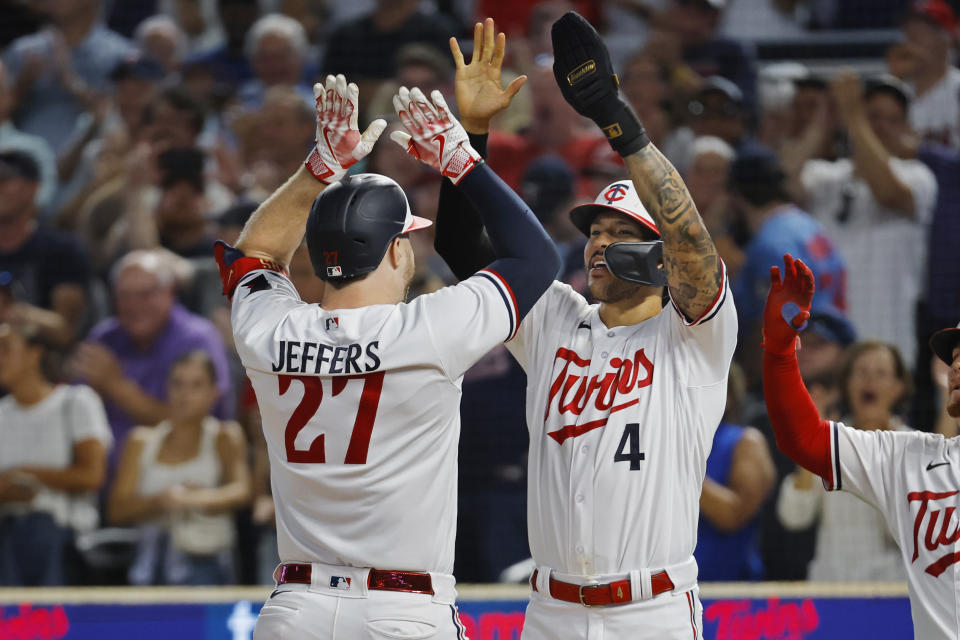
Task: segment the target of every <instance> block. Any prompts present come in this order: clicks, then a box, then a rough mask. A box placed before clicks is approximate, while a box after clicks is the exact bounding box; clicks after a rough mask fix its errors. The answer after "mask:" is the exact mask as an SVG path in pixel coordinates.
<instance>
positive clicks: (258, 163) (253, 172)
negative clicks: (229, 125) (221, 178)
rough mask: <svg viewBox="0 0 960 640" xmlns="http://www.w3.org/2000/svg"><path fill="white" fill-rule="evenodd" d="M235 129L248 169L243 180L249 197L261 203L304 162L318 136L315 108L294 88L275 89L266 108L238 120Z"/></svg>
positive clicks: (266, 99) (267, 97)
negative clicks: (308, 150) (315, 137)
mask: <svg viewBox="0 0 960 640" xmlns="http://www.w3.org/2000/svg"><path fill="white" fill-rule="evenodd" d="M311 95H313V94H312V93H311ZM233 128H234V130H235V131H236V132H237V133H238V136H239V137H240V139H241V140H242V146H243V157H244V162H243V164H244V166H246V167H248V170H247V173H246V175H244V177H243V178H242V179H241V182H242V184H243V186H244V190H245V193H246V196H247V197H249V198H253V199H254V200H261V199H263V198H266V197H267V196H268V195H269V194H271V193H273V192H274V191H275V190H276V189H277V188H278V187H279V186H280V184H281V183H282V181H283V180H284V179H285V177H286V176H289V175H291V174H292V173H293V172H294V170H296V168H297V167H298V166H299V165H300V164H301V163H302V162H303V157H304V155H305V154H306V153H307V152H306V151H305V150H307V149H309V148H310V145H311V144H312V143H313V137H314V135H315V133H316V124H315V123H314V107H313V106H312V105H308V104H306V103H305V102H304V101H303V98H302V97H301V96H300V95H298V94H297V92H296V91H295V90H294V89H293V88H292V87H273V88H272V89H270V90H268V91H267V92H266V94H265V96H264V98H263V106H262V107H260V109H259V110H258V111H257V112H255V113H251V114H249V115H248V116H244V117H243V118H241V119H238V120H237V121H235V122H234V125H233Z"/></svg>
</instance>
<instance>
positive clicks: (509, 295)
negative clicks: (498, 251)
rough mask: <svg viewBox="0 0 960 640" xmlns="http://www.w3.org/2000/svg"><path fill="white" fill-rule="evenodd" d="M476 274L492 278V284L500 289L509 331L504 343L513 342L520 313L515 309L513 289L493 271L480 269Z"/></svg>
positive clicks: (518, 326) (515, 302)
mask: <svg viewBox="0 0 960 640" xmlns="http://www.w3.org/2000/svg"><path fill="white" fill-rule="evenodd" d="M477 274H478V275H486V274H489V276H493V278H491V279H492V280H493V281H494V284H497V283H499V285H500V286H499V287H498V288H499V289H501V292H500V295H501V296H503V301H504V302H505V303H506V306H507V313H508V314H509V316H510V331H509V334H508V335H507V339H506V340H505V341H504V342H510V341H511V340H513V338H514V336H516V335H517V330H518V329H519V328H520V311H519V308H518V307H517V297H516V296H515V295H513V289H511V288H510V284H509V283H508V282H507V280H506V278H504V277H503V276H502V275H500V274H499V273H497V272H496V271H494V270H493V269H481V270H480V271H478V272H477ZM489 276H488V277H489ZM504 292H506V294H504Z"/></svg>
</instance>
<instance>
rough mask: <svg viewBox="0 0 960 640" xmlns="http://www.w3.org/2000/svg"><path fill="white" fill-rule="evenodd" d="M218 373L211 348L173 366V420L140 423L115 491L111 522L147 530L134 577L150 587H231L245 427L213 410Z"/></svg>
mask: <svg viewBox="0 0 960 640" xmlns="http://www.w3.org/2000/svg"><path fill="white" fill-rule="evenodd" d="M219 396H220V390H219V389H218V387H217V371H216V369H215V367H214V363H213V360H211V359H210V356H209V355H208V354H207V353H206V352H205V351H189V352H186V353H183V354H181V355H180V356H178V357H177V359H176V360H174V361H173V363H172V364H171V366H170V369H169V379H168V385H167V402H168V403H169V406H170V412H169V417H168V418H167V419H166V420H163V421H162V422H160V424H158V425H157V426H155V427H136V428H134V429H133V431H131V432H130V437H129V438H128V439H127V442H126V444H125V445H124V447H123V454H122V457H121V460H120V466H119V469H118V471H117V478H116V482H115V483H114V485H113V488H112V490H111V492H110V502H109V510H110V519H111V520H112V521H113V522H114V523H116V524H120V525H138V526H139V527H140V529H141V533H142V535H141V538H140V544H139V547H138V550H137V557H136V559H135V560H134V564H133V566H132V567H130V572H129V580H130V582H131V583H132V584H135V585H145V584H189V585H202V584H213V585H222V584H232V583H233V582H234V581H235V577H234V558H233V553H234V545H235V538H236V532H235V530H234V524H233V512H234V511H236V510H237V509H239V508H240V507H242V506H243V505H245V504H246V503H247V502H248V500H249V495H250V471H249V469H248V468H247V452H246V441H245V440H244V436H243V432H242V431H241V430H240V425H238V424H237V423H235V422H221V421H220V420H218V419H217V418H215V417H213V416H211V415H210V411H211V409H212V408H213V406H214V405H215V404H216V403H217V400H218V397H219Z"/></svg>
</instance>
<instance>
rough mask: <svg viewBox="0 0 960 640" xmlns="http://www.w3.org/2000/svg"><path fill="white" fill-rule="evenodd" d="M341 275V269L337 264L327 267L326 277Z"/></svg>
mask: <svg viewBox="0 0 960 640" xmlns="http://www.w3.org/2000/svg"><path fill="white" fill-rule="evenodd" d="M342 275H343V269H341V268H340V267H339V266H334V267H327V277H328V278H339V277H340V276H342Z"/></svg>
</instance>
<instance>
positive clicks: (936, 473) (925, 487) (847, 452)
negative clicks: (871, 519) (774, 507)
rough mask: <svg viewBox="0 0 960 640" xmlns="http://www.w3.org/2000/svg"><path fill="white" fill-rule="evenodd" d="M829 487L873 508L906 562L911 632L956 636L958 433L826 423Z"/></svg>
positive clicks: (959, 631)
mask: <svg viewBox="0 0 960 640" xmlns="http://www.w3.org/2000/svg"><path fill="white" fill-rule="evenodd" d="M830 460H831V462H832V464H831V472H832V476H833V477H831V478H824V486H825V487H826V488H827V489H828V490H841V489H842V490H843V491H849V492H850V493H852V494H854V495H855V496H858V497H859V498H861V499H862V500H865V501H866V502H868V503H869V504H871V505H873V506H874V507H876V508H877V509H878V510H879V511H880V512H881V513H882V514H883V517H884V519H885V520H886V523H887V527H888V528H889V530H890V534H891V535H892V536H893V538H894V540H896V542H897V545H898V546H899V547H900V555H901V557H902V558H903V562H904V565H905V566H906V568H907V585H908V587H909V590H910V609H911V612H912V614H913V628H914V635H915V636H916V637H917V638H922V639H923V640H948V639H949V640H956V639H957V638H960V438H951V439H949V440H948V439H946V438H944V437H943V436H941V435H935V434H929V433H918V432H915V431H914V432H901V431H861V430H859V429H853V428H850V427H848V426H846V425H844V424H842V423H839V422H838V423H831V425H830Z"/></svg>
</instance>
